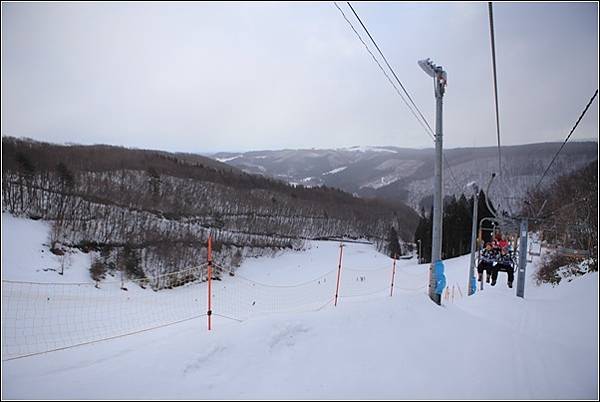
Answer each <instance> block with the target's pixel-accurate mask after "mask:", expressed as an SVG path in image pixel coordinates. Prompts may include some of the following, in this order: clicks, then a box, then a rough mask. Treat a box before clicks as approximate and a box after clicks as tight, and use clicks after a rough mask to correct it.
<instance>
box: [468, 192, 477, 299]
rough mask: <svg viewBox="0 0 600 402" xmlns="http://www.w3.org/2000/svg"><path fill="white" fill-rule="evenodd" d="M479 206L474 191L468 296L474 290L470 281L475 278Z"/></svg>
mask: <svg viewBox="0 0 600 402" xmlns="http://www.w3.org/2000/svg"><path fill="white" fill-rule="evenodd" d="M478 205H479V194H478V192H477V190H475V194H474V195H473V224H472V226H471V264H470V265H469V282H468V288H467V289H468V295H469V296H471V295H472V294H473V293H475V290H474V289H473V288H472V286H471V281H472V280H473V279H474V278H475V253H476V252H477V207H478Z"/></svg>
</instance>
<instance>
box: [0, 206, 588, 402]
mask: <svg viewBox="0 0 600 402" xmlns="http://www.w3.org/2000/svg"><path fill="white" fill-rule="evenodd" d="M2 219H3V225H2V227H3V237H2V249H3V250H2V251H3V256H2V277H3V279H12V280H37V281H40V282H48V281H54V282H56V281H74V280H83V279H86V275H88V274H87V268H88V267H89V265H86V264H89V259H90V257H89V256H88V255H83V254H75V255H73V256H72V258H71V265H70V266H69V267H67V268H66V269H65V275H64V276H62V277H61V276H59V275H57V274H56V272H54V271H51V270H46V271H45V270H44V268H52V267H54V266H55V265H53V264H57V263H59V262H60V261H58V260H57V261H54V260H53V259H54V257H55V256H52V257H50V256H47V255H46V254H47V253H48V252H47V251H46V252H45V253H42V252H41V250H42V249H43V244H42V243H43V242H45V241H46V240H45V239H46V237H45V236H46V235H47V233H46V234H45V230H47V226H46V224H45V223H43V222H39V221H38V222H33V221H28V220H23V219H17V218H13V217H10V216H6V215H5V214H3V218H2ZM42 255H43V258H42ZM338 258H339V245H338V244H337V243H335V242H314V243H313V244H312V247H311V248H310V249H309V250H307V251H305V252H285V253H281V254H280V255H278V256H277V257H275V258H270V257H268V258H256V259H250V260H246V261H245V262H244V263H243V265H242V267H241V268H240V269H239V271H238V275H237V276H236V277H225V278H224V279H223V281H221V282H219V283H217V282H215V286H217V288H216V289H215V294H217V292H218V291H219V287H225V286H229V287H232V284H234V283H237V282H235V281H238V280H240V279H239V278H238V276H239V277H240V278H241V277H244V278H245V279H246V280H248V281H255V283H259V284H265V285H266V284H268V285H271V286H268V287H267V286H266V287H264V292H268V289H286V286H290V285H296V286H300V288H299V289H302V291H301V292H299V293H298V294H302V295H304V294H306V292H305V291H304V290H305V289H309V293H310V292H313V293H310V294H311V295H315V296H316V295H318V296H319V297H320V296H321V295H325V293H327V294H328V295H329V296H323V297H325V298H327V299H331V298H332V297H333V296H334V291H335V289H334V287H333V283H332V282H331V281H330V279H329V277H328V275H330V272H331V271H332V270H334V271H335V269H337V264H338ZM42 260H43V262H42ZM468 262H469V258H468V256H465V257H459V258H455V259H452V260H448V261H445V266H446V276H447V284H448V285H449V286H452V285H455V289H456V290H457V289H458V285H460V287H461V288H462V292H463V293H464V292H465V286H464V285H465V284H466V282H467V272H468ZM536 262H537V260H534V264H535V263H536ZM342 265H343V268H342V278H343V279H342V281H341V283H340V285H341V288H340V295H341V296H342V297H340V298H339V299H338V304H337V306H334V305H333V304H332V303H328V304H326V305H325V306H324V307H322V308H320V309H314V308H313V307H314V306H311V305H303V307H304V308H297V309H289V308H288V307H289V306H287V305H283V304H282V305H277V306H275V305H273V306H274V307H277V308H272V309H271V310H269V309H266V310H264V311H257V312H256V313H252V314H250V313H246V314H247V317H244V320H243V321H242V322H238V321H235V320H231V319H227V318H224V317H219V316H213V330H212V331H210V332H208V331H207V328H206V324H207V323H206V317H201V318H198V319H192V320H189V321H185V322H182V323H179V324H175V325H171V326H167V327H164V328H160V329H155V330H151V331H147V332H142V333H139V334H135V335H129V336H125V337H120V338H116V339H112V340H107V341H101V342H95V343H91V344H88V345H84V346H78V347H75V348H70V349H65V350H61V351H55V352H50V353H45V354H40V355H36V356H31V357H25V358H21V359H15V360H9V361H3V362H2V397H3V398H7V399H24V398H26V399H158V398H161V399H183V398H185V399H225V398H227V399H277V398H282V399H292V398H296V399H319V398H323V399H596V398H597V397H598V346H597V345H598V276H597V273H594V274H587V275H585V276H583V277H579V278H577V279H575V280H573V281H572V282H564V283H562V284H561V285H560V286H558V287H554V288H552V287H550V286H541V287H536V286H535V285H534V284H533V281H532V280H531V279H530V278H528V282H527V284H526V288H525V299H520V298H517V297H515V289H508V287H507V286H506V275H505V274H503V273H500V275H499V278H498V284H497V285H496V287H493V288H492V287H490V286H489V285H488V286H486V287H485V289H484V290H483V291H481V292H479V291H478V292H477V293H476V294H475V295H474V296H472V297H468V298H467V297H466V296H465V297H462V298H461V297H460V295H459V293H458V291H455V297H454V300H452V299H451V298H450V299H448V300H444V305H443V306H442V307H438V306H436V305H434V304H433V303H432V302H431V301H430V300H429V299H428V297H427V295H426V293H425V288H424V286H425V285H426V283H427V277H428V271H427V269H428V267H427V266H425V265H417V264H416V261H415V260H414V259H413V260H399V261H398V263H397V267H396V275H395V287H394V294H393V297H390V290H389V287H387V286H386V288H385V289H383V287H382V288H381V290H380V291H378V292H374V293H372V294H371V292H370V291H369V292H363V293H370V294H363V293H361V289H362V288H361V286H363V285H365V284H369V286H371V284H370V283H371V279H373V278H377V279H376V280H377V284H378V285H379V284H383V281H384V275H385V277H386V278H389V279H391V273H392V261H391V260H390V259H389V258H387V257H386V256H384V255H382V254H379V253H377V252H376V251H375V250H374V249H373V248H372V247H371V246H369V245H365V244H352V243H347V244H346V245H345V248H344V257H343V264H342ZM533 269H534V268H533V266H532V264H530V265H529V267H528V270H529V274H531V273H532V272H533ZM325 277H327V282H326V283H323V282H322V279H323V278H325ZM361 277H363V281H361V280H360V278H361ZM86 280H88V281H89V278H87V279H86ZM313 280H316V282H315V281H313ZM320 281H321V283H318V282H320ZM307 283H313V285H310V287H308V288H304V287H302V286H307V285H306V284H307ZM314 283H316V285H314ZM322 285H323V286H322ZM353 286H354V288H352V287H353ZM128 287H129V288H130V291H131V292H135V293H136V294H137V293H139V294H143V295H145V298H146V299H145V300H151V299H149V298H150V297H151V296H152V295H155V296H156V294H154V293H153V292H151V291H150V293H148V292H146V291H144V290H141V289H135V290H134V285H133V286H132V284H130V285H128ZM379 287H380V286H371V287H369V289H372V290H378V289H379ZM103 288H104V290H105V291H107V292H109V291H113V290H114V291H115V292H117V293H118V292H121V293H122V291H119V290H118V288H116V289H113V288H112V287H110V286H109V285H106V286H104V285H103ZM295 288H296V287H291V289H295ZM190 289H191V290H190ZM94 290H95V291H97V289H94ZM191 291H193V292H196V291H197V293H198V294H199V295H200V298H201V302H199V304H197V305H194V306H199V307H200V308H203V309H206V304H205V299H203V297H204V295H205V294H206V289H205V284H197V285H192V286H187V287H183V288H176V289H172V290H169V291H168V292H170V294H172V295H173V296H172V300H176V299H181V298H185V297H187V296H186V295H187V294H189V293H190V292H191ZM293 292H294V291H292V290H289V289H288V291H287V293H286V292H283V291H282V294H283V295H285V294H292V293H293ZM146 293H148V295H146ZM245 294H246V293H243V295H245ZM293 294H296V293H293ZM344 294H346V297H344ZM236 295H237V294H236ZM355 295H358V296H355ZM269 296H271V295H268V294H265V295H264V297H265V299H264V300H281V298H280V297H279V296H277V297H273V298H268V297H269ZM158 297H163V298H165V297H171V296H164V295H159V296H158ZM296 297H299V296H296ZM267 298H268V299H267ZM152 300H153V299H152ZM240 300H243V302H244V303H243V304H244V305H247V302H249V301H250V300H249V299H248V300H245V299H243V298H242V299H240ZM257 300H258V303H256V305H258V304H260V303H261V300H263V299H257ZM297 300H298V301H299V303H300V302H302V300H304V299H301V298H298V299H297ZM252 301H253V302H254V301H256V300H252ZM151 306H152V305H150V306H149V307H148V309H152V307H151ZM218 306H219V305H218V304H217V305H215V307H214V308H215V313H217V312H218V310H217V309H218ZM292 307H293V306H292ZM312 310H316V311H312ZM137 311H138V314H144V311H143V310H141V312H140V310H137ZM240 311H242V310H240ZM243 311H247V310H243ZM148 314H150V311H148ZM240 314H241V313H240ZM4 326H5V321H4V317H3V332H4Z"/></svg>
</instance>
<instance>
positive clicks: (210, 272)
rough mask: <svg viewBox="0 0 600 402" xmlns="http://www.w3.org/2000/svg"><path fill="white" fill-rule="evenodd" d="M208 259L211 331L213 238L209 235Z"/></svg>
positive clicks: (209, 326) (207, 313) (209, 325)
mask: <svg viewBox="0 0 600 402" xmlns="http://www.w3.org/2000/svg"><path fill="white" fill-rule="evenodd" d="M207 258H208V266H207V269H208V272H207V276H208V310H207V312H206V315H207V317H208V330H209V331H210V330H211V324H212V321H211V318H212V310H211V295H212V289H211V283H210V282H211V279H212V237H211V236H210V235H209V236H208V253H207Z"/></svg>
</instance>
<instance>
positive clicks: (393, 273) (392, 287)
mask: <svg viewBox="0 0 600 402" xmlns="http://www.w3.org/2000/svg"><path fill="white" fill-rule="evenodd" d="M396 257H397V255H396V254H394V268H393V269H392V286H391V287H390V297H392V295H393V294H394V276H395V275H396Z"/></svg>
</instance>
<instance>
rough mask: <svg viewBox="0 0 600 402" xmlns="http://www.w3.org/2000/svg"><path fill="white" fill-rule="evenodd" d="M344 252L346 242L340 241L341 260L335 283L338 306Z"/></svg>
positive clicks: (335, 303) (335, 304)
mask: <svg viewBox="0 0 600 402" xmlns="http://www.w3.org/2000/svg"><path fill="white" fill-rule="evenodd" d="M343 253H344V243H340V262H339V264H338V272H337V283H336V285H335V302H334V304H333V305H334V306H337V300H338V294H339V290H340V272H341V271H342V254H343Z"/></svg>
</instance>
